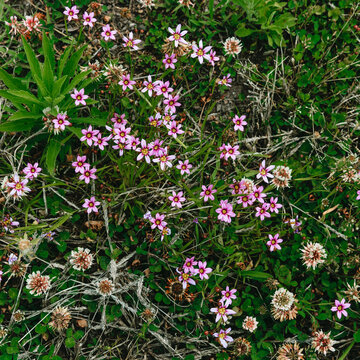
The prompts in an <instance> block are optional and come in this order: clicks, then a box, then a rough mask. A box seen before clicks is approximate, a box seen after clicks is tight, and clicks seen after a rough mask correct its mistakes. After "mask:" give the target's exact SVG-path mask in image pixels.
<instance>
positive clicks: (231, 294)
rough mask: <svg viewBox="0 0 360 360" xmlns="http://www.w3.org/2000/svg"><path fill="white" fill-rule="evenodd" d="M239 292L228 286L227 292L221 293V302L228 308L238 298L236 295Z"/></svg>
mask: <svg viewBox="0 0 360 360" xmlns="http://www.w3.org/2000/svg"><path fill="white" fill-rule="evenodd" d="M236 292H237V290H236V289H231V290H230V288H229V287H228V286H227V287H226V289H225V290H222V291H221V294H222V296H223V297H222V298H221V300H220V301H221V302H222V303H224V304H225V307H228V306H229V305H230V304H231V303H232V301H233V300H235V299H236V298H237V297H236V295H235V293H236Z"/></svg>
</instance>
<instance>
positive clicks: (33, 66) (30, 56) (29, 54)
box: [21, 36, 41, 77]
mask: <svg viewBox="0 0 360 360" xmlns="http://www.w3.org/2000/svg"><path fill="white" fill-rule="evenodd" d="M21 39H22V42H23V46H24V50H25V54H26V58H27V60H28V63H29V65H30V70H31V72H32V74H36V75H37V76H39V77H40V76H41V70H40V62H39V60H38V59H37V58H36V56H35V53H34V51H33V49H32V48H31V47H30V45H29V44H28V43H27V41H26V40H25V38H24V37H23V36H21Z"/></svg>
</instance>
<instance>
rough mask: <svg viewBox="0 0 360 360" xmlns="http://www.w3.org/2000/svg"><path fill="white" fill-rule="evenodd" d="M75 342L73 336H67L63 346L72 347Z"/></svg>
mask: <svg viewBox="0 0 360 360" xmlns="http://www.w3.org/2000/svg"><path fill="white" fill-rule="evenodd" d="M75 344H76V341H75V339H74V338H73V337H68V338H66V339H65V346H66V347H67V348H73V347H74V346H75Z"/></svg>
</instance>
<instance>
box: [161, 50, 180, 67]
mask: <svg viewBox="0 0 360 360" xmlns="http://www.w3.org/2000/svg"><path fill="white" fill-rule="evenodd" d="M162 62H163V64H164V65H165V70H167V69H168V68H170V69H173V70H175V65H174V64H175V63H177V59H176V55H175V54H171V55H170V56H169V55H168V54H165V59H164V60H163V61H162Z"/></svg>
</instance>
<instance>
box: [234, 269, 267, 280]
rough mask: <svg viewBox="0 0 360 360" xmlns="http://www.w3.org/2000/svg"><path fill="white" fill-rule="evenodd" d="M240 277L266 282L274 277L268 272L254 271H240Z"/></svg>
mask: <svg viewBox="0 0 360 360" xmlns="http://www.w3.org/2000/svg"><path fill="white" fill-rule="evenodd" d="M240 275H241V276H244V277H247V278H250V279H255V280H266V279H268V278H270V277H272V276H271V275H270V274H268V273H266V272H262V271H252V270H243V271H240Z"/></svg>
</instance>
